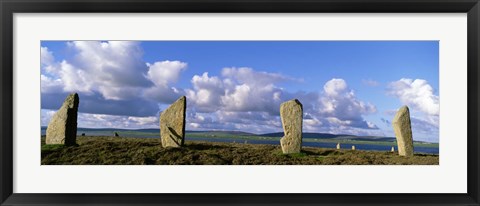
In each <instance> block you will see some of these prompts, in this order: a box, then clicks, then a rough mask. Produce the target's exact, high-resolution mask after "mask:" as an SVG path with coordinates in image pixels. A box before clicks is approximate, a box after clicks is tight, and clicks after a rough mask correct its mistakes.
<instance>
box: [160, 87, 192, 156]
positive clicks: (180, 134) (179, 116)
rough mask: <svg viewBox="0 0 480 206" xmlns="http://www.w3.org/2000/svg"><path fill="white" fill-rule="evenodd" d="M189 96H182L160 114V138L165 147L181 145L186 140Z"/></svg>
mask: <svg viewBox="0 0 480 206" xmlns="http://www.w3.org/2000/svg"><path fill="white" fill-rule="evenodd" d="M186 108H187V98H186V97H185V96H182V97H180V98H179V99H178V100H177V101H175V102H174V103H173V104H172V105H170V107H168V108H167V109H166V110H165V111H163V112H162V114H161V115H160V138H161V139H162V146H163V147H181V146H183V143H184V140H185V110H186Z"/></svg>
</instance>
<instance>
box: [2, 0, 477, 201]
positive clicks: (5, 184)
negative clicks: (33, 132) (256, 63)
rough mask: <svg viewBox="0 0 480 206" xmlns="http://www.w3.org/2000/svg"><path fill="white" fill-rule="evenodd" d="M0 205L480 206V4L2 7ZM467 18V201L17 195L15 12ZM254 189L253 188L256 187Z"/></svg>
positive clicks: (355, 1) (455, 197) (109, 0)
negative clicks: (456, 15) (449, 15)
mask: <svg viewBox="0 0 480 206" xmlns="http://www.w3.org/2000/svg"><path fill="white" fill-rule="evenodd" d="M0 10H1V32H0V35H1V38H0V46H1V51H0V53H1V54H0V62H1V73H0V76H1V77H0V78H1V84H0V85H1V90H0V114H1V119H0V121H1V127H0V148H1V152H0V161H1V163H0V171H1V175H0V195H1V200H0V202H1V205H229V204H232V205H480V200H479V189H478V187H479V162H480V160H479V152H478V150H479V149H480V145H479V141H478V139H479V130H480V125H479V123H478V119H479V110H478V106H479V105H478V99H479V95H478V94H479V92H480V90H479V83H478V80H480V76H479V72H478V71H479V69H480V67H479V59H480V58H479V57H480V56H479V48H480V41H479V40H480V36H479V31H480V27H479V20H480V16H479V14H480V4H479V0H403V1H402V0H140V1H136V0H84V1H79V0H73V1H67V0H0ZM80 12H82V13H84V12H85V13H114V12H122V13H123V12H133V13H147V12H166V13H186V12H195V13H197V12H214V13H217V12H222V13H224V12H238V13H250V12H251V13H256V12H265V13H281V12H287V13H306V12H314V13H316V12H329V13H344V12H345V13H364V12H372V13H391V12H393V13H417V12H425V13H440V12H442V13H443V12H445V13H452V12H455V13H467V18H468V20H467V25H468V39H467V40H468V91H467V92H468V148H467V149H468V160H467V162H468V168H467V171H468V175H467V178H468V188H467V193H465V194H358V193H357V194H20V193H13V177H14V174H13V149H12V147H13V144H12V142H13V123H12V122H13V119H14V118H15V117H13V113H12V111H13V108H14V107H15V105H14V103H13V80H12V79H13V38H14V36H13V15H14V14H15V13H80ZM252 186H254V185H252Z"/></svg>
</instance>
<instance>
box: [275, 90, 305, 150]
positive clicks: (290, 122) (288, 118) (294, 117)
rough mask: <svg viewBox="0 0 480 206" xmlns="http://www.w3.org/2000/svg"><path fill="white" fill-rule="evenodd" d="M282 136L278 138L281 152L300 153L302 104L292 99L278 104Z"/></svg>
mask: <svg viewBox="0 0 480 206" xmlns="http://www.w3.org/2000/svg"><path fill="white" fill-rule="evenodd" d="M280 116H281V118H282V125H283V132H284V136H283V137H282V139H280V145H281V146H282V151H283V154H290V153H300V150H301V149H302V121H303V106H302V103H300V101H298V100H297V99H293V100H290V101H287V102H284V103H282V105H280Z"/></svg>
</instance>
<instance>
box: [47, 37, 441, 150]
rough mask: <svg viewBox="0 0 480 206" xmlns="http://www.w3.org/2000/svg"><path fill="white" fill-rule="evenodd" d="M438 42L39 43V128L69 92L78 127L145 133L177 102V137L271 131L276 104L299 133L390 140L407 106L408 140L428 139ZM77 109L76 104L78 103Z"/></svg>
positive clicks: (434, 113)
mask: <svg viewBox="0 0 480 206" xmlns="http://www.w3.org/2000/svg"><path fill="white" fill-rule="evenodd" d="M438 46H439V43H438V41H142V42H132V41H127V42H118V41H75V42H74V41H72V42H66V41H42V42H41V65H42V66H41V71H42V72H41V74H42V88H41V92H42V125H44V126H45V125H47V124H48V121H49V119H50V117H51V115H52V114H53V113H54V111H55V110H56V109H58V107H59V106H60V105H61V103H62V101H63V99H64V98H65V96H66V95H67V94H68V93H70V92H78V93H79V95H80V101H81V103H80V111H79V112H80V114H79V123H78V124H79V126H80V127H119V128H155V127H158V114H159V112H161V111H162V110H163V109H164V108H166V107H167V106H168V104H170V103H171V102H173V101H174V100H175V99H176V98H178V97H179V96H182V95H185V96H187V102H188V109H187V110H188V111H187V113H188V114H187V130H188V129H190V130H241V131H247V132H253V133H267V132H278V131H281V130H282V129H281V121H280V117H279V114H278V113H279V112H278V110H279V105H280V104H281V102H283V101H287V100H289V99H292V98H298V99H299V100H300V101H301V102H302V103H303V104H304V113H305V114H304V131H309V132H328V133H342V134H357V135H378V136H393V131H392V128H391V122H390V121H391V120H392V118H393V116H394V114H395V110H396V109H398V108H399V107H400V106H402V105H407V106H409V107H410V112H411V116H412V124H413V126H412V127H413V128H412V129H413V132H414V139H415V140H424V141H433V142H437V141H438V115H439V96H438V94H439V93H438V88H439V86H438V72H439V65H438V63H439V59H438V58H439V54H438ZM82 103H83V104H82Z"/></svg>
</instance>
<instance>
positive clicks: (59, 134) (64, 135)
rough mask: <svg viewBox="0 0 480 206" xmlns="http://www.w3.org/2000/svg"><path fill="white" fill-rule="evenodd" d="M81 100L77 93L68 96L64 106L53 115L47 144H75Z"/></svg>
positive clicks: (46, 140) (48, 128)
mask: <svg viewBox="0 0 480 206" xmlns="http://www.w3.org/2000/svg"><path fill="white" fill-rule="evenodd" d="M79 103H80V100H79V98H78V94H77V93H73V94H70V95H68V96H67V98H66V99H65V101H64V102H63V105H62V107H60V109H59V110H58V111H57V112H56V113H55V115H53V117H52V119H51V120H50V123H49V124H48V127H47V131H46V138H45V143H46V144H65V145H67V146H71V145H75V144H76V140H77V113H78V104H79Z"/></svg>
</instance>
